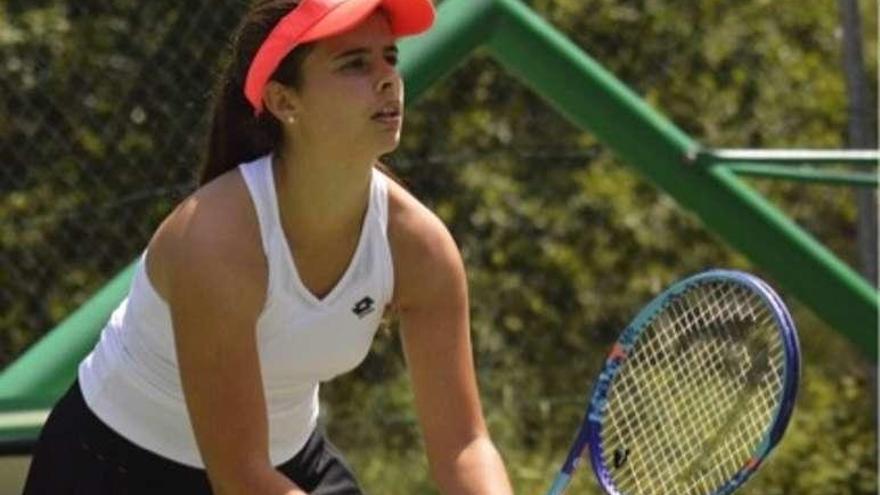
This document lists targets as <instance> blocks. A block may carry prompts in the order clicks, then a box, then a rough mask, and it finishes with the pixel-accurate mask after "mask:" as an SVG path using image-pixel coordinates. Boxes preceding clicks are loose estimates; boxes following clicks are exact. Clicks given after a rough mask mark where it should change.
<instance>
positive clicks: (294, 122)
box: [287, 115, 296, 125]
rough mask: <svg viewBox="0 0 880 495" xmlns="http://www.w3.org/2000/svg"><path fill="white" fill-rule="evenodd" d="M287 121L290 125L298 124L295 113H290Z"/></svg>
mask: <svg viewBox="0 0 880 495" xmlns="http://www.w3.org/2000/svg"><path fill="white" fill-rule="evenodd" d="M287 123H288V124H290V125H293V124H296V117H294V116H293V115H289V116H288V117H287Z"/></svg>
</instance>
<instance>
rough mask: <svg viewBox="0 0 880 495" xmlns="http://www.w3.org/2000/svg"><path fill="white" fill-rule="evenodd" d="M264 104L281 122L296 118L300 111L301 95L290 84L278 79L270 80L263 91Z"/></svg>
mask: <svg viewBox="0 0 880 495" xmlns="http://www.w3.org/2000/svg"><path fill="white" fill-rule="evenodd" d="M263 105H264V106H265V108H266V110H267V111H269V112H271V113H272V115H274V116H275V118H276V119H278V120H279V121H280V122H288V121H289V120H290V118H291V117H293V118H296V115H297V113H298V111H299V97H298V95H297V94H296V91H295V90H294V89H293V88H291V87H290V86H285V85H284V84H281V83H279V82H278V81H269V82H268V83H267V84H266V89H265V91H264V93H263Z"/></svg>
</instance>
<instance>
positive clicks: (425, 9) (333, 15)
mask: <svg viewBox="0 0 880 495" xmlns="http://www.w3.org/2000/svg"><path fill="white" fill-rule="evenodd" d="M380 7H381V8H382V9H383V10H384V11H385V13H386V14H388V18H389V21H390V23H391V31H392V33H393V34H394V35H395V36H397V37H400V36H407V35H412V34H418V33H421V32H423V31H426V30H427V29H428V28H429V27H431V24H433V22H434V6H433V4H432V3H431V0H302V1H301V2H300V4H299V6H297V7H296V8H295V9H293V10H292V11H291V12H290V13H289V14H287V15H286V16H284V18H282V19H281V21H280V22H278V25H277V26H275V28H274V29H273V30H272V32H271V33H269V36H268V37H267V38H266V41H264V42H263V45H262V46H261V47H260V49H259V50H258V51H257V54H256V56H254V60H253V61H252V62H251V66H250V69H249V70H248V74H247V80H246V81H245V85H244V94H245V96H246V97H247V99H248V101H250V102H251V106H253V107H254V113H255V114H257V115H259V114H260V113H261V112H262V111H263V89H264V88H265V87H266V83H268V82H269V78H270V77H272V74H273V73H274V72H275V70H276V69H277V68H278V65H279V64H281V61H282V60H284V57H286V56H287V54H289V53H290V52H291V51H292V50H293V49H294V48H295V47H296V46H297V45H300V44H302V43H307V42H309V41H315V40H318V39H321V38H326V37H328V36H334V35H336V34H340V33H343V32H345V31H348V30H349V29H351V28H353V27H355V26H356V25H357V24H359V23H360V22H361V21H363V20H364V19H366V18H367V17H369V16H370V15H371V14H372V13H373V12H374V11H375V10H376V9H377V8H380Z"/></svg>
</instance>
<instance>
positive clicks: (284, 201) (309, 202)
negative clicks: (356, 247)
mask: <svg viewBox="0 0 880 495" xmlns="http://www.w3.org/2000/svg"><path fill="white" fill-rule="evenodd" d="M337 148H344V146H341V147H340V146H337ZM339 151H342V152H344V151H346V150H344V149H342V150H337V152H335V153H334V152H332V151H331V150H324V152H321V150H316V149H315V148H309V147H294V146H288V147H285V148H284V149H283V150H282V151H281V153H280V154H278V156H276V157H275V163H274V164H273V165H274V173H275V179H276V184H277V186H276V187H277V189H278V191H277V192H278V202H279V208H280V210H281V217H282V221H283V222H284V224H285V227H286V228H287V229H290V230H288V231H289V232H295V233H296V236H295V237H297V238H299V239H301V240H308V239H311V238H323V237H327V236H332V237H335V236H339V235H348V234H352V233H354V234H355V235H356V233H357V232H358V231H359V228H360V225H361V221H362V219H363V215H364V213H365V211H366V208H367V201H368V199H369V190H370V179H371V177H372V168H373V164H374V163H375V157H356V156H351V155H350V154H349V155H346V154H344V153H340V152H339Z"/></svg>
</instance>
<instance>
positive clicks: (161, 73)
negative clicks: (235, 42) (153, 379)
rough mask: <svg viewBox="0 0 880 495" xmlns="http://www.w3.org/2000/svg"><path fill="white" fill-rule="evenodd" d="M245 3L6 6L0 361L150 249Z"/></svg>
mask: <svg viewBox="0 0 880 495" xmlns="http://www.w3.org/2000/svg"><path fill="white" fill-rule="evenodd" d="M242 9H243V5H242V2H225V3H218V2H207V1H201V2H187V3H186V4H183V3H180V2H168V1H150V2H133V1H126V0H122V1H113V2H106V1H100V2H99V1H85V2H57V1H49V2H47V1H43V2H32V1H12V2H6V5H5V6H0V61H2V62H0V91H2V96H0V157H2V163H3V167H2V170H0V188H2V192H0V219H2V225H3V228H2V237H0V253H2V255H0V329H2V332H0V335H2V337H0V364H2V363H5V362H7V361H8V360H9V359H10V358H11V357H12V356H14V355H16V354H17V353H18V352H20V350H21V349H22V348H24V347H25V346H26V345H28V344H29V343H30V342H31V341H32V340H33V339H34V338H35V337H36V336H37V335H38V334H40V333H41V332H43V331H46V330H48V329H50V328H51V327H52V326H53V325H54V324H56V323H57V322H58V321H59V319H61V318H62V317H63V316H64V315H66V314H67V313H69V311H71V310H72V309H74V308H76V307H77V306H78V305H79V304H81V303H82V302H83V301H84V300H86V299H87V298H88V297H89V296H90V295H91V294H92V293H93V292H94V290H95V289H96V288H97V287H99V286H100V285H101V284H102V283H103V282H105V281H106V280H107V278H108V277H109V276H111V275H112V274H114V273H115V272H116V271H118V270H119V269H121V268H122V267H124V266H125V265H127V264H128V263H129V262H130V261H131V260H132V259H133V258H134V257H135V256H136V255H137V253H138V252H139V251H140V250H142V249H143V248H144V246H145V245H146V242H147V240H148V239H149V236H150V234H151V232H152V230H153V229H154V228H155V227H156V225H157V221H158V220H159V219H160V218H161V217H162V216H163V215H164V214H167V212H168V211H169V208H170V206H171V205H173V204H174V203H175V202H176V201H177V200H178V199H179V198H180V197H181V196H182V195H183V194H185V193H186V192H188V191H189V190H191V189H192V185H193V180H192V177H194V173H193V170H194V168H195V166H196V164H197V163H198V160H199V156H200V144H201V141H202V135H203V129H204V127H205V120H206V119H205V114H206V112H205V109H206V104H207V103H208V100H209V91H210V86H211V81H212V79H213V72H214V70H215V67H216V66H217V62H218V57H220V56H221V55H222V54H223V52H224V46H225V42H226V40H227V39H228V37H229V33H230V32H231V30H232V29H233V28H234V26H235V24H236V22H237V21H238V18H239V16H240V15H241V12H242Z"/></svg>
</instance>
